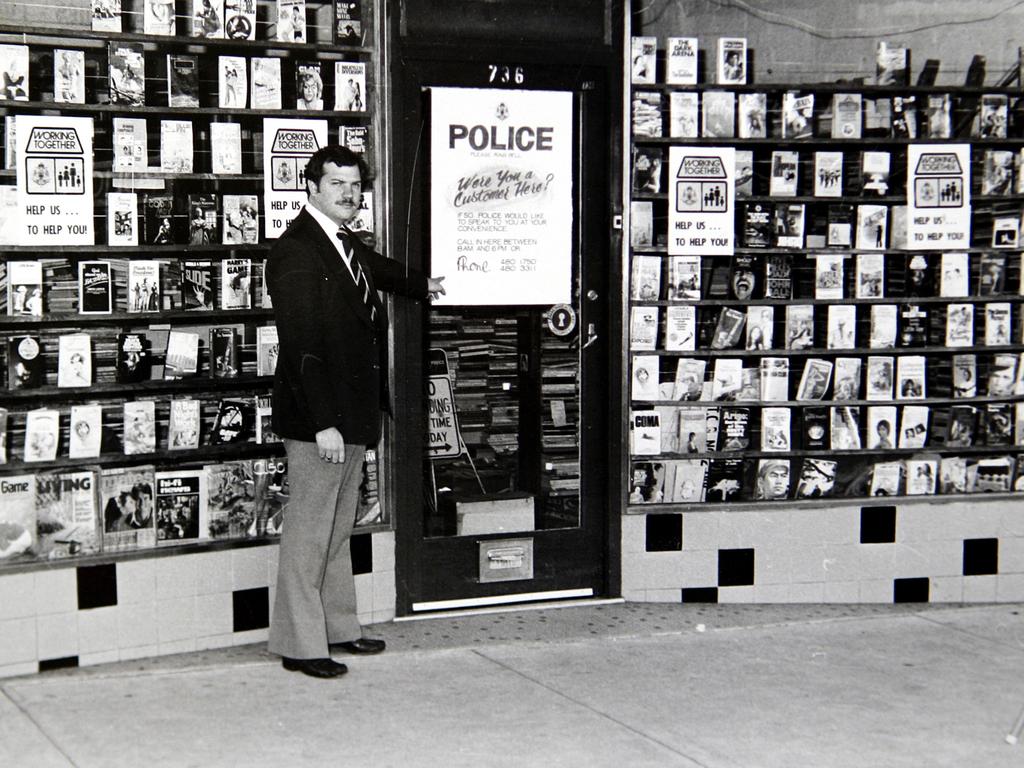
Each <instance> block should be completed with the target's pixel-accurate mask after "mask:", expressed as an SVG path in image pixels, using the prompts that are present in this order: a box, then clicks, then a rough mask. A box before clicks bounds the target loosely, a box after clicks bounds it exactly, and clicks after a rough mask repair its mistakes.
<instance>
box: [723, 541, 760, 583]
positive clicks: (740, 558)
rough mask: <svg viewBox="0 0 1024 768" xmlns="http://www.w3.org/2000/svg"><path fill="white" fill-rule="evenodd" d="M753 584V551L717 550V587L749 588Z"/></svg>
mask: <svg viewBox="0 0 1024 768" xmlns="http://www.w3.org/2000/svg"><path fill="white" fill-rule="evenodd" d="M753 583H754V550H752V549H720V550H718V586H720V587H749V586H751V585H752V584H753Z"/></svg>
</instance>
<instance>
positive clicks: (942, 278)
mask: <svg viewBox="0 0 1024 768" xmlns="http://www.w3.org/2000/svg"><path fill="white" fill-rule="evenodd" d="M970 275H971V268H970V264H969V262H968V258H967V254H966V253H944V254H942V256H941V263H940V267H939V295H940V296H950V297H958V296H970V295H971V293H970V287H969V286H970V283H969V281H970Z"/></svg>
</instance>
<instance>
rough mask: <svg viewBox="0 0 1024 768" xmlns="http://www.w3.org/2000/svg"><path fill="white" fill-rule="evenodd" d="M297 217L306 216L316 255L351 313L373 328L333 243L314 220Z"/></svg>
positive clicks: (302, 214)
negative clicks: (343, 297) (342, 295)
mask: <svg viewBox="0 0 1024 768" xmlns="http://www.w3.org/2000/svg"><path fill="white" fill-rule="evenodd" d="M299 215H300V216H306V218H307V219H308V221H307V222H306V225H307V226H308V227H309V228H310V232H311V234H312V239H313V242H314V244H315V245H316V249H317V253H318V254H319V256H320V260H321V261H322V262H323V264H324V268H325V270H326V271H327V275H328V277H329V278H330V279H331V280H333V281H335V284H336V285H337V286H338V287H339V288H340V289H341V291H342V293H343V294H345V299H346V301H347V303H348V304H349V306H350V307H351V308H352V311H353V312H355V313H356V315H358V316H359V319H361V320H362V321H363V322H364V323H366V324H367V325H369V326H373V321H372V320H371V319H370V310H369V309H367V307H366V304H365V303H364V302H363V297H362V295H361V294H360V293H359V291H358V290H357V289H356V284H355V281H354V280H353V279H352V273H351V272H349V269H348V266H346V264H345V262H344V261H343V260H342V258H341V254H339V253H338V249H337V248H335V246H334V243H332V242H331V241H330V240H329V239H328V237H327V233H326V232H324V230H323V227H321V226H320V225H319V224H318V223H317V221H316V219H314V218H313V217H312V216H310V215H309V214H307V213H306V212H305V211H303V212H302V213H301V214H299ZM354 239H355V236H354V235H353V240H354ZM354 250H356V246H353V251H354ZM371 286H372V283H371ZM371 293H372V291H371Z"/></svg>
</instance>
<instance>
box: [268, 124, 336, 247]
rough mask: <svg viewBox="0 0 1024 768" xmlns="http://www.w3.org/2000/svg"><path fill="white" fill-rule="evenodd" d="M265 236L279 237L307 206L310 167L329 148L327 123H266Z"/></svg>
mask: <svg viewBox="0 0 1024 768" xmlns="http://www.w3.org/2000/svg"><path fill="white" fill-rule="evenodd" d="M263 141H264V145H263V199H264V200H265V201H266V206H267V210H266V215H265V216H264V218H263V234H264V237H266V238H267V239H270V238H274V237H279V236H280V235H281V234H282V233H283V232H284V231H285V229H287V228H288V224H289V223H290V222H291V220H292V219H294V218H295V217H296V216H297V215H298V214H299V211H301V210H302V206H303V205H305V203H306V163H308V162H309V158H310V155H312V154H313V153H314V152H316V151H317V150H318V149H320V148H321V147H323V146H325V145H326V144H327V121H326V120H304V119H296V120H282V119H278V118H271V117H268V118H265V119H264V120H263Z"/></svg>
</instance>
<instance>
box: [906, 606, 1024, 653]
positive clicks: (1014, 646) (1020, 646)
mask: <svg viewBox="0 0 1024 768" xmlns="http://www.w3.org/2000/svg"><path fill="white" fill-rule="evenodd" d="M919 618H920V619H922V620H924V621H927V622H928V623H929V624H935V625H937V626H940V627H942V628H943V629H947V630H950V631H953V632H958V633H960V634H962V635H967V636H968V637H971V638H974V639H975V640H984V641H985V642H987V643H991V644H992V645H998V646H1001V647H1003V648H1009V649H1010V650H1013V651H1017V652H1018V653H1021V652H1024V642H1020V641H1018V642H1017V643H1010V642H1007V641H1006V640H1000V639H999V638H995V637H990V636H988V635H982V634H978V633H977V632H973V631H971V630H969V629H964V628H963V627H957V626H954V625H952V624H949V623H947V622H944V621H938V620H937V619H934V618H932V617H931V616H925V615H920V616H919ZM1020 630H1021V636H1022V637H1024V619H1021V627H1020Z"/></svg>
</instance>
